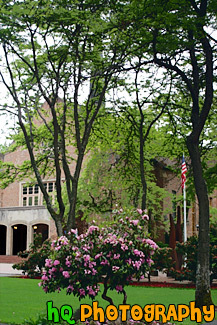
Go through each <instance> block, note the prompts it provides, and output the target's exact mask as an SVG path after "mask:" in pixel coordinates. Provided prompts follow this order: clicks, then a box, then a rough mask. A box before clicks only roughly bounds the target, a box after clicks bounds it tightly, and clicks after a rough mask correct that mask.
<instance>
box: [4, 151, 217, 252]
mask: <svg viewBox="0 0 217 325" xmlns="http://www.w3.org/2000/svg"><path fill="white" fill-rule="evenodd" d="M72 154H73V150H72ZM0 159H1V160H3V161H4V162H13V163H15V165H19V164H21V163H22V162H24V161H26V160H29V154H28V151H27V150H21V149H17V150H16V151H14V152H9V153H6V154H5V155H1V157H0ZM168 164H169V162H168V161H167V160H156V161H154V170H155V176H156V182H157V185H158V186H159V187H162V188H164V189H166V190H167V191H168V197H167V198H165V199H164V200H163V201H162V211H164V216H163V217H164V220H165V221H166V220H169V214H172V216H173V218H174V219H176V216H177V210H180V211H181V217H182V222H183V213H182V199H180V198H182V189H181V177H180V178H178V177H177V176H175V175H174V173H173V172H172V171H171V169H169V168H168ZM74 167H75V166H74V165H72V166H71V168H74ZM44 184H45V186H46V188H47V191H48V193H49V195H50V196H51V197H53V200H54V196H55V180H54V178H52V177H49V178H45V179H44ZM178 197H179V199H178V200H177V198H178ZM210 205H211V206H212V207H216V208H217V192H216V191H215V192H214V193H213V195H212V197H210ZM165 211H166V212H165ZM198 223H199V221H198V204H197V202H194V203H193V204H191V205H190V206H189V207H188V210H187V235H188V237H190V236H192V235H197V234H198ZM164 232H165V229H163V227H162V231H161V235H160V239H161V240H164V239H163V237H164V235H165V234H164ZM35 233H41V234H42V237H43V239H46V238H48V237H50V238H55V237H56V236H57V234H56V228H55V224H54V221H53V219H52V218H51V216H50V214H49V212H48V211H47V209H46V207H45V205H44V201H43V195H42V193H41V190H40V188H39V186H38V185H37V184H32V183H31V184H30V183H28V179H26V180H25V179H24V180H22V181H15V182H13V183H12V184H10V185H9V186H8V187H6V188H5V189H4V190H3V189H0V255H16V254H17V253H18V252H19V251H23V250H25V249H28V248H29V245H30V243H32V242H33V237H34V234H35Z"/></svg>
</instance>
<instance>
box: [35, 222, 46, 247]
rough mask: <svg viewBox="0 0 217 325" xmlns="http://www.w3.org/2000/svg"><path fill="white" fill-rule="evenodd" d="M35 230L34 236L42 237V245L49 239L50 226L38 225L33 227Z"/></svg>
mask: <svg viewBox="0 0 217 325" xmlns="http://www.w3.org/2000/svg"><path fill="white" fill-rule="evenodd" d="M32 228H33V234H34V235H35V234H41V235H42V239H41V243H40V244H42V243H43V242H44V241H45V240H46V239H47V238H48V231H49V227H48V225H46V224H44V223H37V224H35V225H33V226H32Z"/></svg>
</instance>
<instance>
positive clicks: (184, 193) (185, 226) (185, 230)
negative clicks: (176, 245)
mask: <svg viewBox="0 0 217 325" xmlns="http://www.w3.org/2000/svg"><path fill="white" fill-rule="evenodd" d="M183 199H184V242H186V241H187V221H186V220H187V217H186V190H185V183H184V187H183Z"/></svg>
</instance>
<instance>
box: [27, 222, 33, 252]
mask: <svg viewBox="0 0 217 325" xmlns="http://www.w3.org/2000/svg"><path fill="white" fill-rule="evenodd" d="M32 242H33V230H32V226H31V225H27V242H26V249H29V245H30V244H31V243H32Z"/></svg>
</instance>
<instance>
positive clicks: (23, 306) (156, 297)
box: [0, 277, 217, 325]
mask: <svg viewBox="0 0 217 325" xmlns="http://www.w3.org/2000/svg"><path fill="white" fill-rule="evenodd" d="M38 282H39V280H30V279H21V278H5V277H2V278H0V323H1V322H2V323H15V324H23V323H24V320H25V319H30V318H31V319H33V320H36V319H37V317H38V315H39V314H46V302H47V301H51V300H52V301H53V306H54V307H58V308H60V307H61V306H62V305H65V304H68V305H70V306H72V308H73V310H74V311H75V310H76V309H78V308H80V304H81V303H82V304H83V303H84V304H90V305H92V301H91V300H90V299H83V300H81V302H80V301H79V300H78V299H77V298H75V297H74V296H73V295H70V296H69V295H66V294H65V292H64V291H62V292H60V293H50V294H45V293H44V292H43V290H42V289H41V288H39V287H38ZM126 291H127V295H128V300H127V303H128V304H130V305H134V304H137V305H140V306H141V307H144V306H145V305H147V304H164V305H165V306H166V307H167V306H168V305H169V304H175V305H177V304H186V305H189V302H190V301H194V289H176V288H153V287H138V286H130V287H128V288H127V289H126ZM109 295H110V296H112V298H113V301H114V304H115V306H118V305H119V304H121V303H122V295H120V294H119V295H118V294H117V293H116V292H111V293H110V294H109ZM212 298H213V302H214V304H215V305H217V290H212ZM97 301H99V306H101V307H106V305H107V304H106V302H105V301H104V300H103V299H102V298H101V297H100V296H99V297H97ZM179 324H181V323H179ZM183 324H185V325H192V324H194V322H191V321H190V320H188V319H186V320H185V321H184V322H183ZM195 324H196V323H195Z"/></svg>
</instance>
